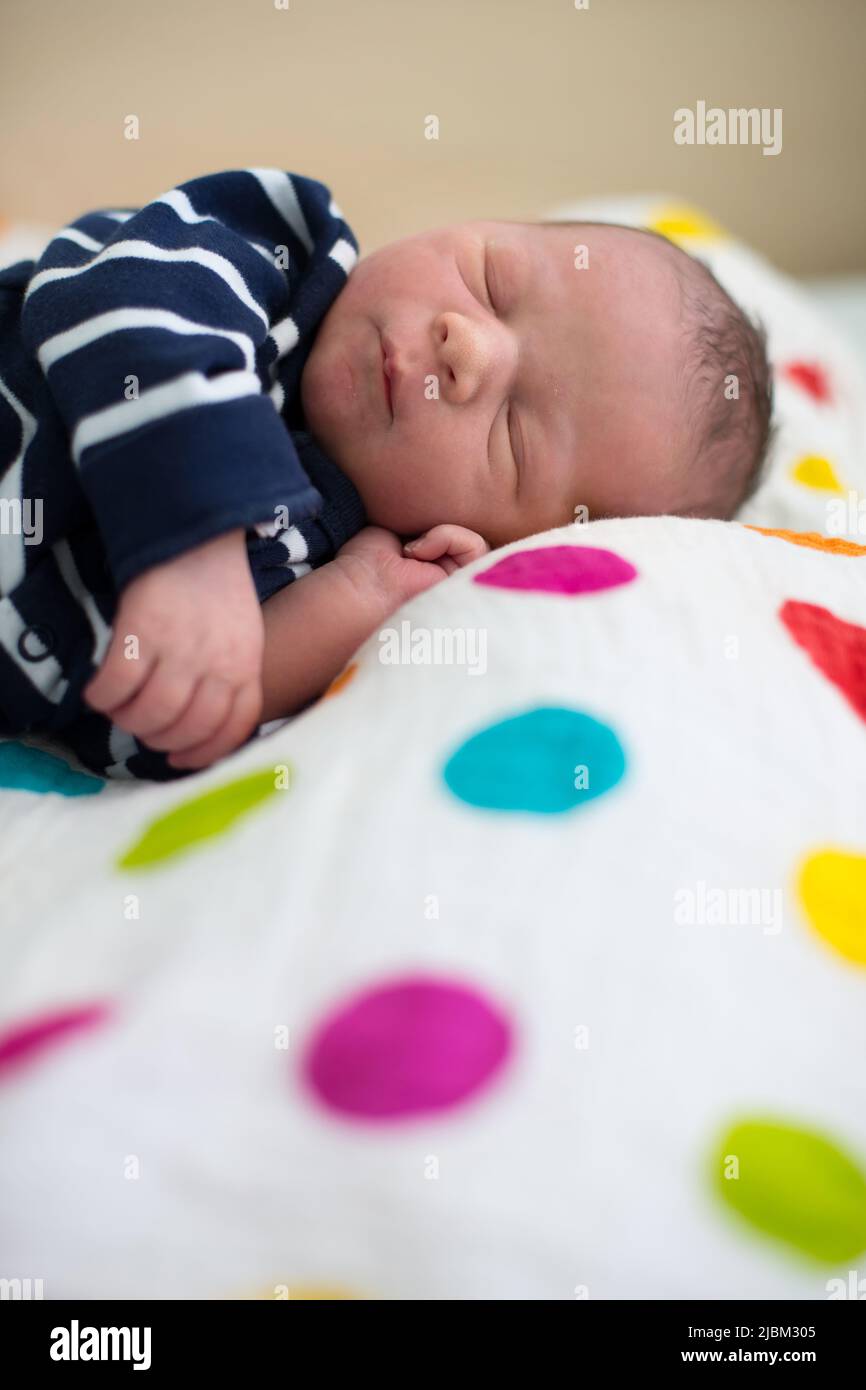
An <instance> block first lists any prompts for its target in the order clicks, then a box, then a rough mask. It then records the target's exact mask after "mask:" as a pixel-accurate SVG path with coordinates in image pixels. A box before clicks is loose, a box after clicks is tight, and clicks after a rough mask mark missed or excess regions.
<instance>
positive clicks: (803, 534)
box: [746, 526, 866, 555]
mask: <svg viewBox="0 0 866 1390" xmlns="http://www.w3.org/2000/svg"><path fill="white" fill-rule="evenodd" d="M746 530H747V531H760V533H761V535H762V536H778V538H779V540H781V541H790V542H791V545H806V546H808V547H809V548H810V549H811V550H826V551H828V552H829V554H830V555H866V545H855V544H854V542H853V541H843V540H840V539H839V538H837V537H835V536H834V537H830V536H822V535H821V534H820V532H819V531H776V530H774V529H773V528H772V527H770V526H747V527H746Z"/></svg>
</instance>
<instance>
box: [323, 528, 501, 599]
mask: <svg viewBox="0 0 866 1390" xmlns="http://www.w3.org/2000/svg"><path fill="white" fill-rule="evenodd" d="M488 549H489V546H488V545H487V542H486V541H484V540H482V539H481V537H480V536H478V535H476V534H475V532H474V531H467V530H466V529H465V527H463V526H434V527H433V529H432V530H431V531H427V532H425V534H424V535H423V536H419V538H418V539H417V540H415V541H410V542H409V543H408V544H407V545H405V546H404V545H401V543H400V539H399V537H398V536H395V535H394V534H393V533H392V532H391V531H386V530H384V529H383V527H381V526H365V527H364V529H363V531H359V532H358V534H357V536H353V537H352V539H351V540H350V541H348V542H347V543H346V544H345V545H344V546H343V547H342V549H341V550H340V552H339V554H338V556H337V561H336V563H338V564H340V565H341V566H342V567H344V568H348V569H349V571H350V572H351V573H352V575H353V577H356V578H357V579H358V582H359V583H360V584H361V585H362V587H363V588H365V589H366V588H368V587H369V589H370V590H371V592H374V593H375V595H376V597H377V599H378V600H379V601H380V605H381V617H382V618H385V617H388V615H389V614H391V613H393V611H394V609H395V608H399V607H400V605H401V604H402V603H406V602H408V600H409V599H410V598H414V597H415V595H416V594H421V593H423V592H424V590H425V589H429V588H431V587H432V585H434V584H438V583H440V582H441V580H443V579H445V578H446V576H447V575H449V574H451V573H452V572H453V571H454V570H456V569H459V568H461V566H463V565H468V564H469V563H470V562H471V561H472V560H476V559H478V557H479V556H481V555H484V554H486V552H487V550H488Z"/></svg>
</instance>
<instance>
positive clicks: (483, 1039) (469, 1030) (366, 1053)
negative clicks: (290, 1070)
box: [304, 976, 512, 1120]
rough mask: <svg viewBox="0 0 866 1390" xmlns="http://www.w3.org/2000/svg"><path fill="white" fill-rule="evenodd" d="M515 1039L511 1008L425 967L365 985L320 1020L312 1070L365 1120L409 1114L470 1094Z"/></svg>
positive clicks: (314, 1081)
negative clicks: (506, 1009) (413, 974)
mask: <svg viewBox="0 0 866 1390" xmlns="http://www.w3.org/2000/svg"><path fill="white" fill-rule="evenodd" d="M511 1045H512V1030H511V1028H510V1026H509V1024H508V1021H507V1019H506V1017H505V1015H504V1013H503V1011H502V1010H501V1009H499V1008H497V1007H496V1005H495V1004H492V1003H491V1002H490V1001H489V1000H487V999H485V998H484V997H483V996H482V995H481V994H479V993H478V992H477V991H476V990H474V989H469V988H467V987H466V986H465V985H462V984H457V983H455V982H453V981H447V980H440V979H431V978H428V977H424V976H418V977H414V978H407V979H400V980H394V981H392V982H390V983H388V984H384V985H377V986H375V987H374V988H373V989H369V990H365V991H364V992H363V993H362V994H359V995H356V996H355V997H354V998H352V999H350V1000H348V1001H347V1002H346V1003H344V1004H342V1005H340V1007H339V1008H337V1009H336V1010H335V1011H334V1012H333V1013H332V1014H331V1015H330V1016H329V1017H328V1018H326V1019H325V1021H324V1022H323V1023H322V1024H321V1025H320V1026H319V1027H318V1028H317V1029H316V1032H315V1034H314V1036H313V1037H312V1040H311V1042H310V1044H309V1047H308V1049H307V1053H306V1056H305V1058H304V1073H305V1077H306V1080H307V1081H308V1083H309V1085H310V1086H311V1087H312V1088H313V1090H314V1091H315V1093H316V1096H317V1097H318V1099H319V1100H320V1101H321V1102H323V1103H324V1104H325V1105H327V1106H328V1107H329V1108H330V1109H332V1110H337V1111H339V1112H340V1113H341V1114H342V1115H345V1116H351V1117H352V1118H354V1119H359V1120H402V1119H407V1118H410V1117H412V1116H417V1115H424V1114H430V1113H432V1112H435V1111H437V1110H444V1109H447V1108H448V1107H450V1106H453V1105H458V1104H460V1103H461V1102H462V1101H465V1100H468V1099H469V1097H470V1096H472V1095H474V1094H475V1093H476V1092H477V1091H478V1090H479V1089H480V1088H481V1087H483V1086H485V1085H487V1084H488V1082H490V1081H491V1080H492V1078H493V1077H494V1076H495V1074H496V1073H497V1072H498V1071H499V1069H500V1067H501V1066H502V1064H503V1062H504V1061H505V1059H506V1057H507V1056H508V1053H509V1051H510V1050H511Z"/></svg>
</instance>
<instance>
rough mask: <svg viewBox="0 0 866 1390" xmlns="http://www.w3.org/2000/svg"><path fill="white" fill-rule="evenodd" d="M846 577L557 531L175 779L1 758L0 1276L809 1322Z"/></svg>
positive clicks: (835, 951) (846, 715)
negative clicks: (793, 1302)
mask: <svg viewBox="0 0 866 1390" xmlns="http://www.w3.org/2000/svg"><path fill="white" fill-rule="evenodd" d="M864 579H866V546H859V545H857V544H856V543H854V542H852V541H849V540H845V539H842V538H832V537H828V536H822V535H817V534H803V533H792V532H788V531H784V530H776V531H773V530H770V529H765V530H763V531H762V530H758V529H752V528H750V527H746V526H743V525H739V524H736V523H721V522H704V521H687V520H679V519H674V518H649V519H642V520H628V521H602V522H595V523H591V524H589V525H583V526H581V525H574V526H572V527H569V528H567V529H563V530H560V531H556V532H552V533H549V534H546V535H542V536H537V537H534V538H533V539H532V540H529V541H525V542H522V543H520V544H517V545H514V546H511V547H507V548H506V549H504V550H502V551H498V552H496V553H494V554H492V555H489V556H487V557H486V558H485V559H484V560H482V561H479V562H478V563H476V564H475V565H474V566H472V567H471V568H469V569H467V570H464V571H462V572H459V573H458V574H456V575H454V576H453V577H451V578H450V579H448V580H447V581H445V582H444V583H443V584H441V585H440V586H438V587H437V588H436V589H435V590H432V591H430V592H428V593H427V594H425V595H423V596H421V597H420V598H418V599H416V600H415V601H414V602H413V603H412V604H410V605H408V606H407V607H406V608H404V609H403V610H401V612H400V613H399V614H398V615H396V616H395V618H394V619H393V622H392V623H391V625H390V627H389V628H387V629H384V630H383V631H382V632H381V633H379V634H377V635H376V636H375V637H373V638H371V640H370V641H368V642H367V643H366V644H365V646H364V647H362V649H361V650H360V651H359V652H358V654H357V655H356V657H355V659H354V660H353V662H352V664H351V665H350V667H349V668H348V669H347V671H346V672H345V673H344V675H343V677H342V678H341V679H340V680H339V681H338V682H336V683H335V685H334V687H333V688H332V690H331V691H330V692H329V694H328V695H327V697H326V698H323V699H322V700H321V701H320V702H319V703H318V704H316V705H315V706H314V707H312V708H311V709H310V710H308V711H307V712H306V713H304V714H303V715H302V716H300V717H299V718H298V719H296V720H294V721H293V722H291V723H289V724H286V725H284V726H283V727H282V728H280V729H278V730H277V731H276V732H274V733H272V734H270V735H269V736H266V737H263V738H262V739H260V740H258V741H257V742H256V743H254V744H251V745H248V746H247V747H246V748H244V749H242V750H241V751H240V752H239V753H238V754H236V755H235V756H234V757H233V758H231V759H229V760H227V761H225V762H224V763H222V764H221V765H219V766H217V767H215V768H213V769H211V770H209V771H208V772H206V773H203V774H200V775H198V776H196V777H195V778H192V779H188V780H186V781H184V782H181V783H172V784H168V785H153V786H135V787H131V786H129V785H126V784H120V783H115V784H105V783H103V782H101V781H99V780H98V779H95V778H93V777H91V776H90V775H88V774H85V773H83V772H81V771H79V770H75V769H73V768H71V767H70V766H69V765H68V764H67V762H66V761H65V760H63V759H60V758H59V757H57V756H55V755H53V754H50V753H48V752H47V751H46V750H45V749H39V748H34V747H32V746H29V745H24V744H21V743H7V744H5V745H2V746H0V781H2V784H3V787H4V790H3V791H2V792H0V872H2V874H3V881H4V884H5V885H6V887H5V890H4V903H3V915H4V927H3V946H2V951H3V961H2V970H0V1011H2V1019H3V1021H4V1022H3V1028H2V1037H0V1150H2V1154H3V1170H4V1181H3V1183H2V1184H0V1250H2V1268H0V1275H2V1276H3V1277H5V1278H14V1277H21V1278H24V1277H33V1278H39V1279H41V1280H42V1281H43V1287H44V1293H45V1296H46V1297H61V1296H85V1297H95V1296H114V1297H159V1298H175V1297H181V1298H183V1297H198V1298H256V1297H260V1298H277V1299H279V1298H286V1297H289V1298H320V1299H329V1298H364V1299H400V1298H412V1299H419V1298H420V1299H479V1298H541V1299H552V1300H559V1299H574V1298H593V1299H594V1298H646V1297H656V1298H682V1297H687V1298H706V1299H715V1298H731V1297H746V1298H765V1297H780V1298H806V1299H825V1298H834V1297H845V1296H848V1292H847V1291H848V1290H850V1289H851V1288H852V1287H854V1288H855V1289H856V1288H857V1287H858V1284H857V1281H858V1280H861V1279H862V1278H863V1277H864V1276H866V1106H864V1082H863V1074H862V1068H861V1059H862V1057H863V1055H864V1050H866V821H864V814H863V787H864V785H866V729H864V720H866V626H864V623H866V586H864ZM852 1271H853V1275H852ZM852 1277H853V1279H854V1284H853V1286H852V1282H851V1281H852Z"/></svg>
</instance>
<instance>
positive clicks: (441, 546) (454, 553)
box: [403, 525, 490, 574]
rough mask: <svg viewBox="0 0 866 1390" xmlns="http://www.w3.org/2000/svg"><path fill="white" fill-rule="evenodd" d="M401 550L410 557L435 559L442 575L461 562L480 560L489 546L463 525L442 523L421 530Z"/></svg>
mask: <svg viewBox="0 0 866 1390" xmlns="http://www.w3.org/2000/svg"><path fill="white" fill-rule="evenodd" d="M403 549H404V550H405V552H406V554H407V555H411V557H412V559H413V560H432V561H435V563H436V564H437V565H440V566H441V568H442V569H443V570H444V571H445V573H446V574H453V573H454V571H455V570H460V569H463V566H464V565H471V564H472V561H473V560H480V559H481V556H482V555H486V554H487V552H488V551H489V549H490V546H489V545H488V544H487V542H486V540H485V539H484V537H483V536H479V535H478V532H477V531H468V530H467V529H466V527H465V526H448V525H442V526H434V527H433V529H432V530H430V531H425V532H424V535H423V536H419V537H418V539H417V540H416V541H409V542H408V543H407V544H406V545H405V546H404V547H403Z"/></svg>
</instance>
